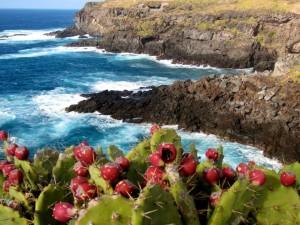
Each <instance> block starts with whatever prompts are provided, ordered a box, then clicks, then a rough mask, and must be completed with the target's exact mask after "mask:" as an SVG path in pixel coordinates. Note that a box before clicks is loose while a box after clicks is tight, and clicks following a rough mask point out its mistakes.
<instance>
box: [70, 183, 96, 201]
mask: <svg viewBox="0 0 300 225" xmlns="http://www.w3.org/2000/svg"><path fill="white" fill-rule="evenodd" d="M96 196H97V187H96V186H95V185H93V184H89V183H82V184H79V185H78V187H77V188H76V191H75V193H74V197H75V198H76V199H78V200H81V201H87V200H91V199H93V198H95V197H96Z"/></svg>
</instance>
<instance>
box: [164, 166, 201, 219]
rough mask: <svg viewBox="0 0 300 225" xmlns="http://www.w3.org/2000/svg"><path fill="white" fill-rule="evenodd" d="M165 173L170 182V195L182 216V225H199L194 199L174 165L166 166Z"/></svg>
mask: <svg viewBox="0 0 300 225" xmlns="http://www.w3.org/2000/svg"><path fill="white" fill-rule="evenodd" d="M166 173H167V176H168V179H169V182H170V193H171V194H172V195H173V198H174V200H175V202H176V204H177V207H178V209H179V211H180V212H181V214H182V217H183V221H184V224H188V225H199V224H200V222H199V218H198V215H197V210H196V206H195V202H194V199H193V198H192V196H191V195H190V194H189V193H188V190H187V187H186V185H185V184H184V182H183V181H182V179H181V177H180V176H179V174H178V172H177V167H176V166H175V165H168V166H167V167H166Z"/></svg>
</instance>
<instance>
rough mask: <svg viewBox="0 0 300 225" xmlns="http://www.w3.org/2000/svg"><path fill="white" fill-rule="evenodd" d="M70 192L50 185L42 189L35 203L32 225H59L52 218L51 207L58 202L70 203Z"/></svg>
mask: <svg viewBox="0 0 300 225" xmlns="http://www.w3.org/2000/svg"><path fill="white" fill-rule="evenodd" d="M71 200H72V197H71V192H70V190H67V189H65V188H62V187H59V186H56V185H53V184H50V185H48V186H47V187H45V188H44V190H43V191H42V192H41V194H40V195H39V197H38V199H37V200H36V203H35V213H34V225H49V224H51V225H56V224H60V223H59V222H57V221H56V220H54V219H53V218H52V207H53V206H54V204H55V203H56V202H59V201H71Z"/></svg>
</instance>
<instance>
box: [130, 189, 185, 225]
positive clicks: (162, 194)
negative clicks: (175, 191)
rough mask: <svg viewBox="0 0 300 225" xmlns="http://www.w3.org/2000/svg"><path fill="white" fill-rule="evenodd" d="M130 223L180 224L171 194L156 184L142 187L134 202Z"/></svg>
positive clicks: (146, 224) (149, 224)
mask: <svg viewBox="0 0 300 225" xmlns="http://www.w3.org/2000/svg"><path fill="white" fill-rule="evenodd" d="M131 224H132V225H152V224H155V225H165V224H176V225H181V224H182V223H181V218H180V215H179V213H178V210H177V207H176V205H175V202H174V199H173V197H172V195H171V194H170V193H168V192H166V191H164V190H163V189H162V188H161V187H160V186H158V185H154V186H153V185H151V186H148V187H146V188H144V189H143V192H142V193H141V194H140V196H139V198H138V199H137V201H136V202H135V203H134V210H133V214H132V223H131Z"/></svg>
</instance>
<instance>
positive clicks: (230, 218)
mask: <svg viewBox="0 0 300 225" xmlns="http://www.w3.org/2000/svg"><path fill="white" fill-rule="evenodd" d="M255 193H256V192H255V190H252V189H251V187H250V184H249V182H248V181H247V180H246V179H243V180H238V181H236V182H235V183H234V185H233V186H232V187H231V188H230V189H228V190H227V191H225V192H224V193H223V195H222V197H221V199H220V202H219V203H218V204H217V206H216V208H215V210H214V211H213V214H212V216H211V217H210V219H209V222H208V224H209V225H224V224H239V223H240V222H242V221H244V220H246V218H247V216H248V214H249V212H250V210H252V209H254V206H253V201H254V199H255Z"/></svg>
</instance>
